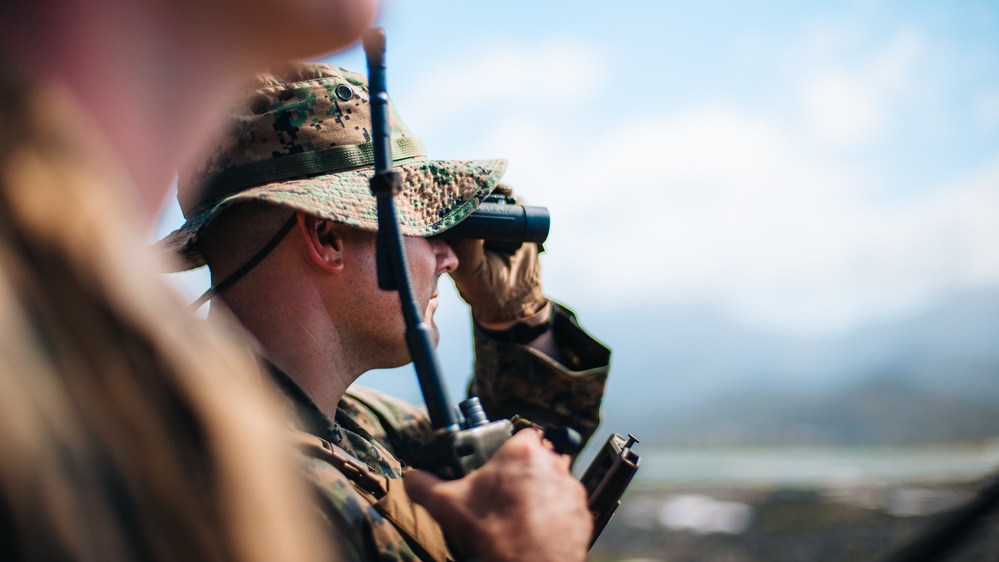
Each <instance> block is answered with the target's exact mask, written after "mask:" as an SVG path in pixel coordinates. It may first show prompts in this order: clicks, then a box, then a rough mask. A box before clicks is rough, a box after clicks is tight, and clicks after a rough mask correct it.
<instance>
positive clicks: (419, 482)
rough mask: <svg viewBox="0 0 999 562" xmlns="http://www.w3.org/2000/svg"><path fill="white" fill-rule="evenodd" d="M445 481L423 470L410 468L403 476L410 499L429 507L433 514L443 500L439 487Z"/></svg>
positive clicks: (428, 509)
mask: <svg viewBox="0 0 999 562" xmlns="http://www.w3.org/2000/svg"><path fill="white" fill-rule="evenodd" d="M444 482H445V481H444V480H441V479H440V478H438V477H436V476H434V475H433V474H430V473H429V472H425V471H422V470H410V471H407V472H406V474H405V475H404V476H403V484H404V485H405V486H406V494H407V495H408V496H409V499H411V500H413V501H414V502H416V503H418V504H420V505H422V506H423V507H425V508H427V511H429V512H430V513H431V515H433V514H434V513H435V511H436V510H437V509H438V505H439V504H440V503H441V502H442V501H443V498H441V497H440V493H439V492H438V490H437V487H438V486H440V485H441V484H443V483H444Z"/></svg>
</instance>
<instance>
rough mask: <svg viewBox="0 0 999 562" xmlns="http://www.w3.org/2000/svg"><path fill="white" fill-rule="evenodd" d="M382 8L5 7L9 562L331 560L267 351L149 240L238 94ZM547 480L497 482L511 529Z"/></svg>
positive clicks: (472, 495)
mask: <svg viewBox="0 0 999 562" xmlns="http://www.w3.org/2000/svg"><path fill="white" fill-rule="evenodd" d="M373 15H374V4H373V2H371V1H363V0H357V1H341V0H328V1H323V2H317V1H313V0H290V1H289V2H285V3H282V4H281V6H280V9H274V5H273V4H272V3H265V2H259V1H252V0H251V1H247V2H235V1H226V0H200V1H198V2H194V1H189V0H180V1H177V0H150V1H148V2H133V1H131V0H96V1H80V0H40V1H35V2H4V3H3V4H2V5H0V46H2V47H0V49H2V50H0V451H2V454H0V559H4V560H19V559H22V560H95V561H97V560H102V561H103V560H139V559H141V560H261V561H263V560H301V559H322V558H326V559H329V558H335V557H336V553H335V552H334V551H333V548H332V545H333V543H334V541H330V540H327V538H328V529H326V528H321V527H318V526H317V525H315V523H316V521H315V520H314V517H313V516H314V515H315V510H314V507H307V506H308V505H309V504H308V503H306V502H308V501H309V500H308V495H307V492H306V491H305V490H303V489H302V486H301V481H300V479H299V478H298V477H297V475H296V474H295V472H294V466H293V464H294V460H295V458H296V457H294V456H292V455H291V454H285V453H287V452H289V450H288V449H287V443H286V440H285V439H286V438H285V435H284V431H283V429H282V428H281V426H280V423H279V421H280V417H279V415H278V407H277V406H276V404H274V401H273V397H272V395H271V394H270V393H269V391H270V389H269V387H268V386H267V385H265V384H263V383H262V382H261V379H259V377H258V374H257V372H258V371H257V370H256V366H255V363H254V362H253V361H252V360H251V359H249V358H248V357H246V356H245V355H244V354H243V353H242V352H241V351H239V348H238V347H235V346H234V345H233V343H232V342H231V341H230V340H229V339H228V337H227V336H226V335H225V334H224V333H222V330H219V329H218V328H215V327H212V326H210V325H208V324H204V323H200V322H196V321H194V320H192V319H191V318H190V317H189V316H188V315H187V314H186V313H185V311H184V310H185V309H184V307H183V305H182V304H181V303H180V302H178V298H177V297H176V296H175V295H174V294H173V293H172V292H171V291H170V290H168V289H167V288H166V287H165V286H164V284H163V282H162V281H161V280H159V279H157V278H156V276H155V275H154V273H153V272H155V271H157V270H159V269H160V265H159V264H158V263H156V260H155V259H153V258H152V257H151V255H150V253H149V252H148V250H147V249H146V247H145V246H146V244H145V242H146V240H147V236H148V233H149V230H150V228H151V226H152V221H153V216H154V214H155V211H156V210H157V208H158V207H159V205H160V202H161V201H162V200H163V199H164V197H165V195H166V192H167V189H168V186H169V184H170V181H171V178H172V176H173V174H174V170H175V169H176V168H177V167H178V165H179V164H180V163H181V161H182V160H183V159H184V158H185V157H186V156H187V155H189V154H190V153H191V150H192V148H193V147H194V145H195V144H196V141H197V140H198V138H199V137H200V136H201V134H202V133H203V132H204V130H205V124H206V123H208V122H210V118H211V117H212V116H214V115H215V114H216V113H217V112H218V111H219V110H220V109H221V106H220V103H221V100H223V99H225V98H226V97H227V96H228V95H229V92H230V89H231V88H232V87H233V85H234V84H236V83H238V81H239V80H241V79H242V78H243V77H244V76H246V75H247V74H248V73H251V72H253V71H255V70H256V69H258V68H260V67H262V66H267V65H271V64H276V63H279V62H281V61H284V60H287V59H290V58H296V57H305V56H312V55H317V54H320V53H324V52H328V51H330V50H334V49H337V48H340V47H342V46H345V45H347V44H349V43H350V42H351V41H354V40H356V38H357V37H358V36H359V34H360V32H361V31H362V30H363V28H365V27H366V26H367V25H369V24H370V22H371V20H372V18H373ZM526 448H527V449H529V450H530V451H532V452H536V451H537V450H540V449H541V445H540V444H538V445H537V446H536V447H533V448H532V447H531V446H528V447H526ZM535 456H540V455H535ZM517 460H518V463H517V464H518V466H522V467H527V469H528V470H529V469H530V468H531V467H533V466H535V465H536V463H535V464H532V462H531V459H527V460H523V459H517ZM487 474H488V473H487ZM479 481H480V480H475V479H469V480H466V481H465V482H464V483H456V486H461V485H464V486H466V487H468V488H471V489H469V490H460V489H458V488H457V487H453V488H449V490H455V495H454V497H453V498H451V501H450V502H447V503H445V504H443V507H441V512H442V513H443V514H445V517H449V519H448V520H449V521H451V522H452V524H453V525H456V526H457V525H461V524H463V523H467V521H468V520H469V519H471V518H472V516H471V514H472V513H478V512H475V511H472V509H473V508H472V507H469V506H476V505H481V503H482V496H483V495H484V494H483V491H482V490H481V489H478V488H476V486H475V483H476V482H479ZM533 485H534V486H536V485H538V482H537V481H535V482H534V483H533ZM531 487H532V482H531V481H530V479H528V480H527V481H526V482H525V483H524V484H523V485H520V484H517V485H513V486H510V485H507V486H506V488H504V484H502V483H500V484H499V485H498V486H495V487H491V488H490V489H489V490H488V492H489V493H493V494H501V495H505V496H506V497H509V498H511V499H510V503H509V505H510V506H511V510H510V511H509V512H507V513H505V514H501V515H500V517H501V519H502V520H503V521H508V522H509V521H511V518H510V517H506V518H504V515H511V516H516V515H520V516H523V517H524V518H525V519H530V517H531V515H530V514H527V515H525V512H524V509H534V511H532V512H531V513H534V514H540V515H541V516H542V517H543V516H544V515H543V514H541V512H540V511H538V510H537V506H529V505H528V504H527V503H526V502H524V501H521V497H522V496H518V493H522V492H523V490H525V489H528V490H529V489H531ZM487 512H492V513H495V512H496V509H495V508H491V509H489V510H487ZM535 520H536V519H535ZM580 524H581V525H582V524H584V523H580ZM511 525H514V527H512V528H516V527H515V525H516V522H513V523H511ZM521 526H523V524H521ZM483 532H488V529H486V530H483ZM511 540H512V541H518V540H521V539H520V537H517V536H516V535H512V538H511ZM525 540H531V539H530V537H528V538H526V539H525ZM535 546H536V547H537V548H539V549H542V550H543V549H544V548H545V545H544V544H541V543H538V544H536V545H535Z"/></svg>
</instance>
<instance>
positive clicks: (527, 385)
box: [275, 305, 610, 561]
mask: <svg viewBox="0 0 999 562" xmlns="http://www.w3.org/2000/svg"><path fill="white" fill-rule="evenodd" d="M550 330H552V335H553V336H554V338H555V342H556V345H557V348H558V352H559V354H560V356H561V359H562V361H563V362H564V364H563V362H559V361H556V360H554V359H552V358H550V357H548V356H547V355H545V354H544V353H542V352H540V351H538V350H536V349H533V348H531V347H529V346H525V345H520V344H516V343H510V342H502V341H497V340H495V339H492V338H490V337H489V336H488V335H486V334H485V332H484V331H482V330H478V329H476V331H475V356H476V358H475V374H474V376H473V377H472V381H471V383H470V393H473V394H476V395H478V396H479V397H480V398H481V399H482V401H483V404H484V405H485V406H486V408H487V411H488V413H489V415H490V417H492V418H498V417H509V416H511V415H513V414H520V415H522V416H524V417H527V418H528V419H530V420H532V421H534V422H536V423H539V424H542V425H548V424H559V425H567V426H569V427H572V428H574V429H576V430H577V431H579V432H580V433H581V434H582V436H583V438H584V439H589V437H590V436H591V435H592V434H593V432H594V430H595V429H596V427H597V424H598V423H599V421H600V412H599V410H600V402H601V399H602V397H603V392H604V385H605V382H606V380H607V372H608V368H609V363H610V351H609V350H608V349H607V348H606V347H604V346H603V345H602V344H600V343H599V342H598V341H596V340H595V339H593V338H592V337H590V336H589V335H588V334H587V333H586V332H585V331H583V329H582V328H580V326H579V324H578V323H577V322H576V317H575V314H573V312H572V311H570V310H568V309H566V308H564V307H562V306H558V305H556V306H555V312H554V317H553V320H552V323H551V327H550ZM275 378H276V380H277V382H278V385H279V387H280V388H281V390H282V391H283V393H284V394H285V396H286V397H287V399H288V401H289V405H290V406H291V408H292V409H293V411H294V414H295V415H294V417H295V418H296V420H297V421H296V423H297V427H296V429H299V430H302V431H305V432H308V433H309V434H311V435H314V436H316V437H319V438H321V439H322V440H325V441H328V442H329V443H331V444H333V445H335V446H336V447H338V448H339V449H341V450H342V451H343V452H345V453H347V454H349V455H351V456H352V457H354V458H355V459H358V460H360V461H362V462H363V463H364V464H365V465H367V467H369V468H370V469H371V470H372V471H374V472H375V473H377V474H378V475H381V476H383V477H385V478H388V479H398V478H400V477H401V476H402V474H403V472H404V470H406V469H407V468H408V466H410V464H411V463H412V462H413V460H414V458H415V455H416V452H417V450H418V449H419V447H420V445H421V444H422V443H424V442H426V441H427V440H428V439H429V437H430V435H431V427H430V423H429V421H428V419H427V416H426V412H425V411H424V410H423V408H421V407H416V406H414V405H412V404H408V403H406V402H404V401H401V400H397V399H394V398H392V397H390V396H387V395H385V394H382V393H380V392H378V391H375V390H372V389H369V388H364V387H360V386H357V385H355V386H352V387H351V388H350V389H349V390H348V391H347V393H346V395H345V396H344V398H343V399H342V400H341V401H340V403H339V405H338V407H337V411H336V414H335V416H334V418H333V419H332V420H331V419H329V418H328V417H327V416H326V415H324V414H323V413H322V412H321V411H320V410H319V408H318V407H317V406H316V405H315V404H314V403H313V402H312V400H310V399H309V397H308V396H307V395H306V394H305V392H304V391H302V390H301V389H300V388H299V387H298V386H296V385H295V383H294V382H292V381H291V379H290V378H288V377H287V375H284V374H283V373H280V372H277V371H276V370H275ZM303 463H304V470H305V473H306V474H307V476H308V478H309V479H310V480H311V481H312V482H313V483H314V484H315V485H316V487H317V492H318V494H319V497H320V505H321V507H322V511H323V512H324V514H325V515H326V517H327V519H328V520H329V521H330V524H331V527H332V530H333V532H334V535H336V536H335V538H336V539H337V540H339V541H340V543H341V545H342V546H344V547H345V548H344V550H346V551H348V552H351V553H352V556H350V557H349V558H352V559H355V560H364V561H367V560H381V561H384V560H422V559H433V558H432V557H430V556H429V555H428V554H426V553H425V552H422V551H421V549H420V547H419V546H418V545H413V544H411V543H412V542H413V541H412V540H407V539H406V538H404V537H405V534H404V533H401V532H399V530H398V529H397V528H396V527H395V526H394V525H393V524H392V523H390V522H389V521H387V520H386V519H385V517H383V516H382V515H381V514H380V513H379V512H378V510H376V509H375V508H374V506H373V505H372V500H371V498H370V497H366V494H364V493H359V492H358V490H357V489H356V487H355V485H354V483H353V482H352V478H350V477H348V476H347V475H346V474H344V470H343V468H342V467H336V466H334V464H331V463H330V462H328V461H327V460H324V459H323V458H317V457H314V456H309V455H306V458H304V459H303ZM351 472H356V470H352V471H351ZM356 480H357V479H356V478H354V479H353V481H354V482H356Z"/></svg>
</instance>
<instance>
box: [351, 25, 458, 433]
mask: <svg viewBox="0 0 999 562" xmlns="http://www.w3.org/2000/svg"><path fill="white" fill-rule="evenodd" d="M363 43H364V54H365V55H366V57H367V60H368V91H369V93H370V96H371V136H372V139H371V140H372V145H373V148H374V157H375V175H374V176H373V177H372V178H371V193H372V194H373V195H374V196H375V198H376V199H377V200H378V240H377V244H378V246H377V252H378V253H377V261H378V287H379V288H381V289H382V290H384V291H398V292H399V301H400V303H401V305H402V316H403V319H404V320H405V322H406V345H407V347H408V348H409V355H410V357H412V359H413V365H414V366H415V367H416V376H417V378H418V379H419V381H420V389H421V390H422V392H423V399H424V400H425V401H426V405H427V413H428V414H429V416H430V423H431V424H433V426H434V429H449V430H456V429H457V428H458V427H459V426H458V419H457V416H456V415H455V413H454V411H453V410H452V409H451V408H450V407H449V406H448V404H449V402H448V400H447V391H446V390H445V389H444V381H443V379H442V377H441V368H440V363H439V362H438V361H437V355H436V353H434V346H433V330H432V329H431V327H430V324H429V323H427V322H426V321H425V320H424V319H423V315H422V313H421V312H420V309H419V306H418V305H417V303H416V300H415V299H414V298H413V291H412V287H411V283H410V277H409V269H408V267H407V263H408V262H407V261H406V252H405V248H404V246H403V243H402V234H401V233H400V231H399V220H398V218H397V216H396V212H395V201H394V199H393V197H394V196H395V195H396V194H398V193H399V192H400V191H401V189H402V187H401V186H402V181H401V179H400V178H399V174H398V173H396V172H394V171H392V145H391V142H392V139H391V134H390V128H389V123H388V117H387V114H388V93H387V92H386V88H385V30H384V29H381V28H374V29H369V30H368V31H366V32H365V33H364V38H363Z"/></svg>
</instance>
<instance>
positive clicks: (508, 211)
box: [437, 195, 551, 252]
mask: <svg viewBox="0 0 999 562" xmlns="http://www.w3.org/2000/svg"><path fill="white" fill-rule="evenodd" d="M550 226H551V217H550V216H549V214H548V209H547V208H545V207H529V206H527V205H518V204H517V199H516V198H515V197H510V196H506V195H490V196H489V197H486V199H485V201H483V202H482V204H481V205H479V208H478V209H476V210H475V211H474V212H473V213H472V214H470V215H468V216H467V217H466V218H465V220H463V221H461V222H460V223H458V224H456V225H454V226H452V227H451V228H449V229H448V230H445V231H444V232H442V233H440V234H438V235H437V237H438V238H443V239H445V240H455V239H459V238H471V239H476V240H485V241H486V247H487V248H489V249H492V250H505V251H510V252H513V251H516V250H517V249H518V248H520V246H521V245H522V244H524V243H525V242H534V243H536V244H538V245H539V246H540V245H542V244H543V243H544V241H545V240H547V239H548V230H549V228H550Z"/></svg>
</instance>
